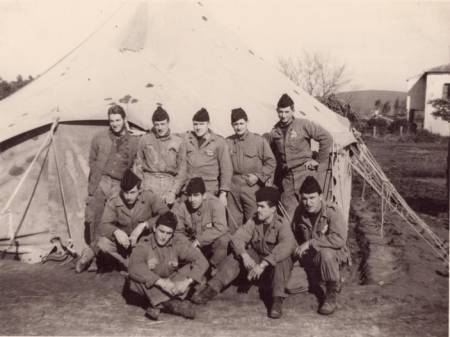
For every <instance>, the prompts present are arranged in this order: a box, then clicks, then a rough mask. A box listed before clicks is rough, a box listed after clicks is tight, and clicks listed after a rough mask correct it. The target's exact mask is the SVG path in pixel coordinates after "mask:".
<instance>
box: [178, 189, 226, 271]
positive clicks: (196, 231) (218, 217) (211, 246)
mask: <svg viewBox="0 0 450 337" xmlns="http://www.w3.org/2000/svg"><path fill="white" fill-rule="evenodd" d="M172 212H173V213H175V215H176V216H177V218H178V226H177V230H176V233H177V234H181V235H184V236H185V237H186V238H188V239H189V240H190V241H194V240H197V241H198V242H199V243H200V249H201V250H202V252H203V253H204V254H205V256H207V257H209V261H210V263H211V264H212V265H213V266H215V267H217V266H218V265H219V263H220V262H222V260H223V259H224V258H225V257H226V256H227V252H228V244H229V241H230V234H229V230H228V224H227V219H226V214H225V206H224V205H223V204H222V203H221V202H220V200H219V199H218V198H217V197H215V196H213V195H210V194H208V193H207V194H206V199H205V200H203V203H202V205H201V206H200V207H199V208H198V209H197V210H192V209H191V208H190V206H189V204H188V203H187V202H186V201H184V202H183V201H181V200H180V201H178V202H177V203H175V205H174V206H173V208H172Z"/></svg>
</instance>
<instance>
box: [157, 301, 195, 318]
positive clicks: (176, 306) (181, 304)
mask: <svg viewBox="0 0 450 337" xmlns="http://www.w3.org/2000/svg"><path fill="white" fill-rule="evenodd" d="M162 305H163V308H164V309H165V310H166V311H167V312H169V313H172V314H175V315H179V316H182V317H184V318H188V319H194V318H195V309H194V307H193V305H192V304H191V303H189V302H188V301H181V300H178V299H175V300H170V301H167V302H164V303H163V304H162Z"/></svg>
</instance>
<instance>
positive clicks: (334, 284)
mask: <svg viewBox="0 0 450 337" xmlns="http://www.w3.org/2000/svg"><path fill="white" fill-rule="evenodd" d="M300 196H301V202H300V205H299V206H298V207H297V209H296V211H295V214H294V220H293V223H292V227H293V231H294V235H295V238H296V240H297V242H298V245H299V246H298V247H297V249H296V251H295V257H296V258H297V259H298V260H299V261H300V265H302V266H303V267H304V268H305V271H306V273H307V274H308V278H309V280H310V282H311V281H316V280H314V278H318V279H319V280H318V281H321V282H323V283H325V287H326V294H325V300H324V301H323V303H322V305H321V307H320V308H319V313H320V314H323V315H330V314H332V313H333V312H334V311H335V310H336V296H337V293H338V292H339V291H340V289H341V284H340V282H341V277H340V270H339V268H340V265H341V264H344V263H347V262H348V259H349V253H348V248H347V245H346V242H347V232H348V225H347V223H346V222H345V220H344V217H343V216H342V214H341V212H340V209H339V206H338V205H336V204H331V203H326V202H325V200H323V199H322V189H321V188H320V186H319V184H318V182H317V180H316V179H315V178H314V177H312V176H308V177H307V178H306V179H305V181H304V182H303V185H302V187H301V189H300ZM310 286H313V288H315V289H317V285H315V284H310Z"/></svg>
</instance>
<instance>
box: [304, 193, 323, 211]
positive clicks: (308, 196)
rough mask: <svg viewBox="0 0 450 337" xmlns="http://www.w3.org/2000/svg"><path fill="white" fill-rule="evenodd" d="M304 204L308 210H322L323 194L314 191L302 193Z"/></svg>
mask: <svg viewBox="0 0 450 337" xmlns="http://www.w3.org/2000/svg"><path fill="white" fill-rule="evenodd" d="M301 198H302V205H303V208H304V209H305V210H306V212H308V213H311V214H316V213H319V212H320V208H321V207H322V194H319V193H317V192H314V193H302V194H301Z"/></svg>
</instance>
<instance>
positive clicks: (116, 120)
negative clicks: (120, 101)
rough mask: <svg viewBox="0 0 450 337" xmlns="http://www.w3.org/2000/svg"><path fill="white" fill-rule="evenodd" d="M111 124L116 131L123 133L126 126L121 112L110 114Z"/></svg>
mask: <svg viewBox="0 0 450 337" xmlns="http://www.w3.org/2000/svg"><path fill="white" fill-rule="evenodd" d="M108 118H109V126H110V128H111V130H112V131H113V132H114V133H121V132H122V131H123V129H124V128H125V119H124V118H122V116H121V115H120V114H110V115H109V117H108Z"/></svg>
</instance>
